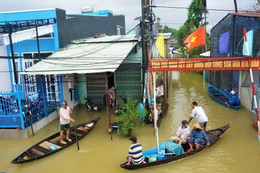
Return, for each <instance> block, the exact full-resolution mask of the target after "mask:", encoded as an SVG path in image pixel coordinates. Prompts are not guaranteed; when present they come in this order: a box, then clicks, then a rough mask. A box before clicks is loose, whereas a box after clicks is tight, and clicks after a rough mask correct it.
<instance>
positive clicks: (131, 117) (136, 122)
mask: <svg viewBox="0 0 260 173" xmlns="http://www.w3.org/2000/svg"><path fill="white" fill-rule="evenodd" d="M119 114H120V117H118V121H119V122H121V124H120V125H121V129H120V131H119V132H120V133H122V134H123V135H124V136H130V135H131V133H132V131H133V130H135V129H136V128H137V127H139V128H140V127H142V126H143V124H144V123H143V120H144V118H145V116H146V115H147V111H146V110H143V111H139V103H138V101H137V100H127V102H126V103H124V104H122V105H120V107H119ZM142 115H144V116H143V117H142Z"/></svg>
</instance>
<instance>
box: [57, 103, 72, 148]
mask: <svg viewBox="0 0 260 173" xmlns="http://www.w3.org/2000/svg"><path fill="white" fill-rule="evenodd" d="M72 110H73V107H72V106H71V107H69V106H68V103H67V101H65V100H64V101H63V102H62V107H61V108H60V130H61V131H60V143H61V144H64V145H65V144H67V143H66V142H65V141H64V140H63V132H64V130H65V129H66V139H67V140H68V141H69V142H71V139H70V138H69V134H70V121H71V122H75V120H74V119H72V118H70V115H71V114H72Z"/></svg>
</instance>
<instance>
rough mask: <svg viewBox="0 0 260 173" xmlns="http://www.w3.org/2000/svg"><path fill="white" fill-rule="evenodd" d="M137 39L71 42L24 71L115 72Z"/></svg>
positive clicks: (33, 73)
mask: <svg viewBox="0 0 260 173" xmlns="http://www.w3.org/2000/svg"><path fill="white" fill-rule="evenodd" d="M136 44H137V41H129V42H120V41H119V42H112V43H111V42H107V43H104V42H103V43H93V42H92V43H81V44H70V45H69V46H67V47H66V48H64V49H63V50H61V51H59V52H56V53H55V54H53V55H51V56H49V57H48V58H47V59H45V60H42V61H41V62H39V63H37V64H35V65H34V66H32V67H30V68H28V69H26V70H25V72H22V73H23V74H32V75H51V74H71V73H102V72H114V71H115V70H116V69H117V68H118V67H119V65H120V64H121V63H122V62H123V61H124V59H125V58H126V57H127V56H128V54H129V53H130V51H131V50H132V49H133V47H134V46H135V45H136Z"/></svg>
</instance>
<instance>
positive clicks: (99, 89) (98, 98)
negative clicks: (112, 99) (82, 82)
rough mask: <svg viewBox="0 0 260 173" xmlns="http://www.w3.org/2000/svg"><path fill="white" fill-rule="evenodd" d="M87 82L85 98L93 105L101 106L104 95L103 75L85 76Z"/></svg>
mask: <svg viewBox="0 0 260 173" xmlns="http://www.w3.org/2000/svg"><path fill="white" fill-rule="evenodd" d="M86 80H87V96H88V97H90V98H91V99H92V101H93V102H94V103H95V104H103V96H104V94H106V81H105V74H104V73H101V74H92V75H86Z"/></svg>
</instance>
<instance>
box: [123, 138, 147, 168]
mask: <svg viewBox="0 0 260 173" xmlns="http://www.w3.org/2000/svg"><path fill="white" fill-rule="evenodd" d="M129 140H130V141H131V144H132V145H131V146H130V147H129V153H128V157H127V159H128V161H127V165H130V164H131V162H132V163H133V164H135V165H138V164H141V163H146V162H145V161H144V156H143V151H142V145H141V144H139V143H137V138H136V137H135V136H132V137H131V138H129Z"/></svg>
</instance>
